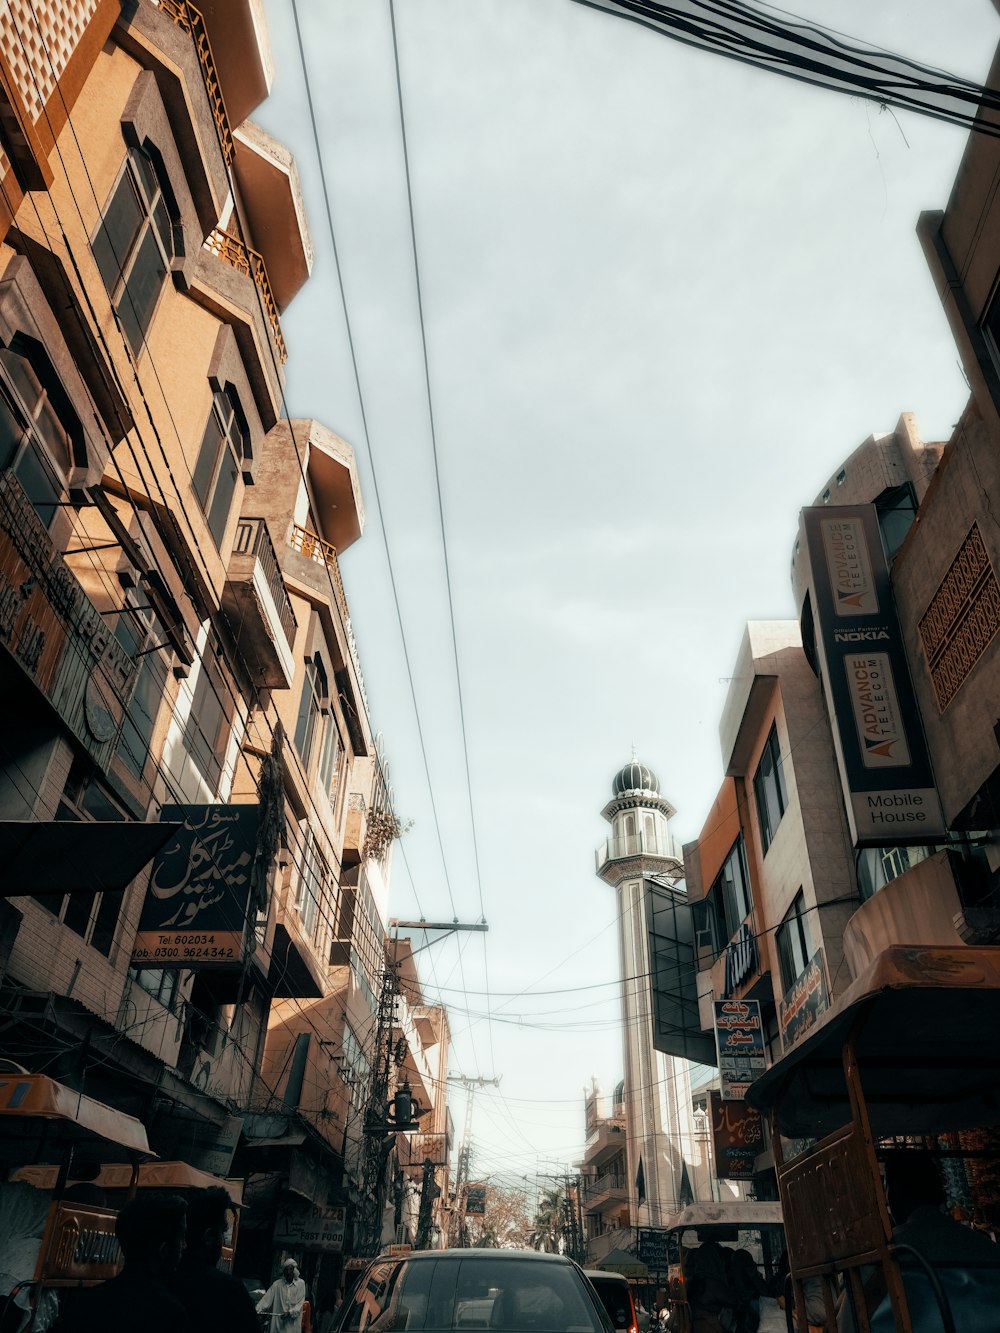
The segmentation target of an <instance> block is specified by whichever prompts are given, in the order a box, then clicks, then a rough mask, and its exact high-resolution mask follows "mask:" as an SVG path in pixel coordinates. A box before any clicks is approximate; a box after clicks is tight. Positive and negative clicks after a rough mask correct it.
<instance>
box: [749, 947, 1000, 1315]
mask: <svg viewBox="0 0 1000 1333" xmlns="http://www.w3.org/2000/svg"><path fill="white" fill-rule="evenodd" d="M998 1034H1000V948H998V947H995V946H969V947H966V948H930V947H929V948H920V947H907V946H895V947H892V948H889V949H886V950H885V951H884V952H883V953H881V954H879V955H878V956H877V957H876V958H874V959H873V960H872V962H871V963H870V965H869V967H868V969H867V970H866V971H865V972H864V973H863V974H862V975H861V976H860V977H858V978H857V979H856V980H855V981H854V982H853V983H852V984H851V985H850V986H849V987H848V989H847V990H846V991H845V993H844V994H843V995H842V996H841V997H840V999H839V1001H838V1002H837V1003H836V1004H835V1005H833V1006H832V1007H831V1008H830V1009H828V1010H827V1011H826V1012H825V1013H823V1014H821V1015H820V1017H819V1018H818V1020H817V1022H816V1023H815V1026H814V1027H813V1028H812V1030H811V1031H810V1032H808V1033H807V1034H806V1035H805V1036H804V1037H803V1038H802V1039H801V1040H800V1041H799V1042H798V1043H797V1044H796V1045H795V1046H793V1047H792V1049H791V1050H790V1051H789V1052H788V1053H787V1054H786V1055H785V1056H783V1058H782V1059H781V1060H779V1061H777V1062H776V1063H775V1064H774V1065H773V1066H772V1067H771V1069H769V1070H767V1071H766V1073H764V1074H763V1075H762V1076H761V1077H760V1078H759V1079H758V1080H757V1081H756V1082H755V1083H754V1084H753V1085H752V1086H751V1088H750V1091H749V1092H748V1094H747V1100H748V1101H749V1102H750V1103H751V1104H752V1105H754V1106H756V1107H757V1109H758V1110H760V1111H761V1112H762V1113H764V1114H766V1115H767V1117H768V1119H769V1123H770V1130H771V1145H772V1151H773V1154H774V1161H775V1169H776V1173H777V1178H778V1190H779V1194H780V1196H781V1203H782V1210H783V1213H784V1220H785V1230H786V1235H787V1242H788V1260H789V1269H790V1274H789V1275H790V1284H789V1285H790V1297H791V1299H790V1300H789V1301H788V1309H787V1311H786V1313H787V1327H788V1329H789V1331H791V1330H792V1328H793V1318H792V1307H793V1306H794V1311H795V1325H794V1326H796V1327H797V1328H798V1329H800V1330H804V1329H806V1328H807V1327H809V1326H810V1325H809V1322H808V1321H807V1312H806V1296H805V1288H804V1285H803V1284H804V1283H809V1284H810V1285H811V1287H812V1293H811V1294H812V1296H813V1300H814V1302H816V1303H818V1295H819V1292H817V1290H816V1289H817V1287H818V1288H820V1289H821V1295H822V1302H821V1304H822V1309H823V1312H824V1315H823V1319H822V1322H821V1323H820V1324H819V1325H818V1326H819V1327H821V1328H822V1329H823V1330H824V1333H837V1329H838V1314H839V1313H840V1318H841V1322H842V1324H843V1322H844V1314H843V1313H841V1312H839V1311H838V1307H842V1306H843V1305H844V1304H846V1305H848V1306H849V1311H847V1312H846V1315H847V1319H846V1322H847V1324H848V1325H849V1324H850V1323H851V1322H852V1321H853V1327H854V1328H856V1329H857V1330H859V1333H871V1330H872V1329H873V1328H874V1329H876V1330H881V1329H883V1328H893V1329H895V1331H896V1333H914V1331H915V1330H918V1331H919V1330H920V1329H922V1328H925V1327H926V1328H934V1329H935V1330H937V1329H943V1330H944V1333H955V1330H956V1318H955V1313H954V1312H953V1310H952V1298H951V1297H949V1294H948V1292H949V1287H950V1289H951V1290H952V1291H954V1290H956V1289H957V1288H958V1286H960V1285H964V1286H965V1288H966V1291H968V1290H969V1289H970V1288H971V1287H974V1286H976V1285H977V1284H985V1286H986V1287H987V1288H989V1287H990V1285H991V1284H995V1285H994V1291H995V1295H994V1296H993V1298H992V1302H993V1303H992V1305H991V1306H990V1307H989V1313H988V1314H986V1315H985V1320H986V1322H985V1323H984V1324H983V1325H982V1327H984V1328H989V1329H993V1328H1000V1246H998V1247H997V1257H996V1260H995V1261H992V1260H988V1261H987V1262H986V1263H985V1264H984V1263H982V1262H979V1261H976V1262H975V1263H973V1264H972V1265H971V1267H972V1268H974V1269H977V1270H983V1269H985V1270H988V1271H980V1272H976V1273H973V1274H972V1275H971V1277H970V1275H969V1272H968V1269H969V1268H970V1265H969V1264H967V1263H964V1262H963V1263H962V1264H959V1263H958V1262H957V1261H953V1262H952V1263H950V1264H944V1263H941V1262H937V1261H935V1262H933V1263H932V1262H930V1261H929V1260H928V1257H927V1255H926V1254H923V1253H921V1252H920V1251H919V1250H918V1249H917V1248H915V1247H913V1246H909V1245H906V1246H903V1245H898V1244H896V1243H895V1241H894V1236H893V1229H892V1223H891V1220H890V1215H889V1211H888V1207H887V1204H886V1195H885V1190H884V1187H883V1183H882V1177H881V1172H880V1167H879V1161H880V1157H883V1158H884V1157H885V1156H886V1155H887V1154H888V1153H889V1152H890V1151H898V1150H900V1149H903V1150H904V1151H914V1150H919V1151H920V1153H921V1154H925V1153H926V1152H928V1151H929V1152H931V1153H932V1154H935V1155H937V1156H939V1157H948V1156H954V1157H960V1156H963V1155H964V1156H974V1155H975V1154H974V1153H973V1152H967V1151H965V1149H964V1147H961V1146H960V1147H959V1148H956V1149H951V1148H949V1149H946V1150H943V1149H942V1148H941V1146H940V1145H941V1139H942V1136H945V1135H952V1136H953V1137H954V1133H955V1132H956V1131H969V1130H982V1129H986V1128H987V1127H995V1126H997V1125H1000V1036H998ZM998 1202H1000V1201H998ZM987 1249H988V1247H987ZM948 1270H952V1271H951V1274H950V1276H949V1272H948ZM959 1277H961V1283H959V1282H958V1279H959ZM868 1284H871V1285H872V1286H876V1287H877V1289H878V1292H879V1296H878V1306H877V1307H876V1309H874V1310H871V1311H870V1310H869V1309H868V1304H867V1299H866V1286H868ZM908 1289H909V1295H908ZM868 1290H869V1292H870V1291H871V1286H869V1287H868ZM908 1302H909V1303H908ZM931 1305H932V1306H933V1312H932V1313H925V1314H923V1315H918V1314H917V1310H918V1308H922V1309H923V1310H925V1311H927V1310H929V1309H930V1306H931ZM873 1319H874V1323H873ZM890 1320H891V1323H890V1322H889V1321H890ZM928 1320H931V1321H932V1322H928ZM991 1321H994V1322H991ZM974 1322H975V1319H974V1318H973V1319H972V1320H971V1321H970V1317H969V1315H968V1314H963V1316H962V1320H961V1322H959V1323H958V1325H957V1327H958V1329H959V1330H960V1333H965V1330H966V1329H968V1328H970V1327H972V1324H973V1323H974ZM812 1326H813V1327H816V1326H817V1320H816V1309H815V1305H814V1310H813V1319H812ZM977 1327H979V1325H977Z"/></svg>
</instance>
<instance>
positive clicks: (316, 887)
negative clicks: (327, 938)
mask: <svg viewBox="0 0 1000 1333" xmlns="http://www.w3.org/2000/svg"><path fill="white" fill-rule="evenodd" d="M329 877H330V871H329V867H328V866H327V864H326V861H325V859H324V858H323V855H322V853H321V852H320V850H319V847H318V846H317V845H316V838H315V836H314V834H313V831H312V829H307V830H306V837H305V846H304V848H303V850H302V863H301V865H300V867H299V886H298V892H297V894H296V897H295V910H296V911H297V912H298V914H299V919H300V920H301V922H302V929H303V930H304V931H305V933H306V934H307V935H310V936H311V935H313V934H314V933H315V931H316V928H317V919H318V916H319V904H320V900H321V899H322V898H324V897H325V896H326V886H327V883H328V881H329Z"/></svg>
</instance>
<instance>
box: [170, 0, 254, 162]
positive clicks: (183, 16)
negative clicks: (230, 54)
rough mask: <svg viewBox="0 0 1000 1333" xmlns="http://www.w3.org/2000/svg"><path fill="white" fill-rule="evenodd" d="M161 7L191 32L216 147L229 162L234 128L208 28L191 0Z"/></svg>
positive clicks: (178, 23)
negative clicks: (227, 108)
mask: <svg viewBox="0 0 1000 1333" xmlns="http://www.w3.org/2000/svg"><path fill="white" fill-rule="evenodd" d="M160 8H161V9H162V10H163V12H164V14H166V15H167V16H168V17H169V18H172V19H173V21H174V22H175V23H176V24H177V26H178V27H179V28H183V29H184V31H185V32H189V33H190V34H191V37H192V40H193V41H194V49H195V51H196V52H197V54H198V63H199V64H200V65H201V75H202V78H203V79H204V81H205V92H206V93H207V94H208V101H209V105H210V106H211V108H212V117H213V119H214V120H215V128H216V131H217V133H218V135H219V147H220V148H221V149H222V156H223V157H224V158H225V159H226V166H227V167H228V166H232V163H233V157H234V156H235V152H236V149H235V145H234V143H233V132H232V129H231V127H230V124H229V117H228V115H227V114H226V101H225V98H224V97H223V95H222V84H221V83H220V82H219V72H218V70H217V69H216V66H215V57H214V56H213V55H212V43H211V42H210V41H209V40H208V31H207V29H206V27H205V20H204V18H203V17H202V13H201V10H200V9H196V8H195V7H194V5H192V4H191V2H190V0H160Z"/></svg>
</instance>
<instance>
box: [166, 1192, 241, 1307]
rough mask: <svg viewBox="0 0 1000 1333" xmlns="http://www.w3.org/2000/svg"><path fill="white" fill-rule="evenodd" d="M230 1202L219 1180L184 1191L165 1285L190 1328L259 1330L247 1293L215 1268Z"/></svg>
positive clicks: (231, 1212) (232, 1209)
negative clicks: (182, 1224) (175, 1255)
mask: <svg viewBox="0 0 1000 1333" xmlns="http://www.w3.org/2000/svg"><path fill="white" fill-rule="evenodd" d="M235 1212H236V1205H235V1204H234V1203H233V1201H232V1199H231V1198H230V1197H229V1194H228V1193H227V1192H226V1190H224V1189H223V1188H222V1187H221V1186H219V1185H214V1186H211V1187H210V1188H208V1189H203V1190H196V1191H194V1192H193V1193H192V1194H190V1195H189V1196H188V1206H187V1237H186V1241H185V1246H184V1253H183V1254H182V1255H181V1261H180V1263H179V1264H178V1266H177V1271H176V1272H175V1273H174V1275H173V1277H172V1279H171V1289H172V1291H173V1293H174V1295H175V1296H176V1297H177V1299H178V1300H179V1301H180V1303H181V1304H182V1305H183V1306H184V1308H185V1310H187V1312H188V1318H189V1319H190V1321H191V1327H192V1328H193V1329H194V1333H222V1331H223V1330H224V1333H260V1322H259V1320H258V1319H257V1312H256V1310H255V1309H254V1304H253V1301H252V1300H251V1298H250V1293H249V1292H248V1291H247V1289H246V1287H245V1286H244V1285H243V1283H242V1282H241V1281H240V1280H239V1278H235V1277H233V1276H232V1275H231V1274H230V1273H224V1272H223V1271H222V1270H221V1269H220V1268H219V1260H220V1259H221V1258H222V1247H223V1245H224V1244H225V1239H226V1235H227V1233H228V1231H229V1225H230V1219H231V1218H232V1217H233V1216H234V1214H235Z"/></svg>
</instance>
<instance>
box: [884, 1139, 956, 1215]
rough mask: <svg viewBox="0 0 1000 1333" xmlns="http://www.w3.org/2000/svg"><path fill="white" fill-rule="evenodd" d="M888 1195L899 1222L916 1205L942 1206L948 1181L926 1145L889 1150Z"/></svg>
mask: <svg viewBox="0 0 1000 1333" xmlns="http://www.w3.org/2000/svg"><path fill="white" fill-rule="evenodd" d="M884 1165H885V1198H886V1202H887V1203H888V1205H889V1211H890V1213H892V1219H893V1221H894V1222H895V1223H896V1225H897V1226H899V1225H901V1224H902V1223H903V1222H905V1221H906V1219H907V1218H908V1217H909V1216H910V1214H911V1213H912V1212H913V1210H914V1208H940V1207H941V1205H942V1204H943V1203H944V1201H945V1195H944V1185H943V1184H942V1183H941V1176H940V1175H939V1174H938V1169H937V1167H936V1166H935V1165H934V1158H933V1157H932V1156H931V1155H930V1153H929V1152H926V1151H925V1150H924V1149H922V1148H900V1149H897V1150H895V1151H893V1152H889V1153H886V1155H885V1159H884Z"/></svg>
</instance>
